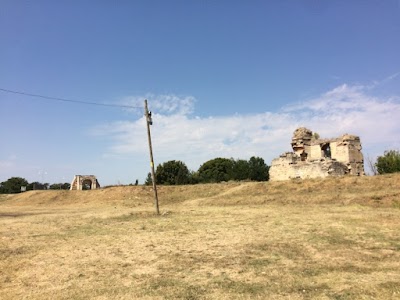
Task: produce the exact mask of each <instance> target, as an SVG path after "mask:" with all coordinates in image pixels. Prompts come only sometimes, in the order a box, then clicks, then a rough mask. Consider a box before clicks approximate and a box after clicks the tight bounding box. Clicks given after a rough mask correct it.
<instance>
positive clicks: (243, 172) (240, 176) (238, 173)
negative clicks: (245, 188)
mask: <svg viewBox="0 0 400 300" xmlns="http://www.w3.org/2000/svg"><path fill="white" fill-rule="evenodd" d="M232 175H233V178H232V179H233V180H247V179H250V164H249V162H248V161H247V160H244V159H238V160H236V161H234V162H233V167H232Z"/></svg>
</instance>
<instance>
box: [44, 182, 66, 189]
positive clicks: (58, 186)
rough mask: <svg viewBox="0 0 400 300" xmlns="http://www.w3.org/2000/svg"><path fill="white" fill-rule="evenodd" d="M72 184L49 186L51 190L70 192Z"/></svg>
mask: <svg viewBox="0 0 400 300" xmlns="http://www.w3.org/2000/svg"><path fill="white" fill-rule="evenodd" d="M70 187H71V184H69V183H67V182H66V183H53V184H51V185H50V186H49V189H50V190H69V188H70Z"/></svg>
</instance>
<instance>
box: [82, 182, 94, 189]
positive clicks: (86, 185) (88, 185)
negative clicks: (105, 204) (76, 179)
mask: <svg viewBox="0 0 400 300" xmlns="http://www.w3.org/2000/svg"><path fill="white" fill-rule="evenodd" d="M91 189H92V181H91V180H90V179H85V180H84V181H82V190H91Z"/></svg>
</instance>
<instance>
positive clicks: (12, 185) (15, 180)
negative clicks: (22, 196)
mask: <svg viewBox="0 0 400 300" xmlns="http://www.w3.org/2000/svg"><path fill="white" fill-rule="evenodd" d="M27 185H28V181H27V180H26V179H25V178H21V177H11V178H9V179H8V180H7V181H3V182H2V183H1V184H0V193H1V194H15V193H21V186H27Z"/></svg>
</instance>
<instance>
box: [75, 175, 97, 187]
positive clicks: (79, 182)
mask: <svg viewBox="0 0 400 300" xmlns="http://www.w3.org/2000/svg"><path fill="white" fill-rule="evenodd" d="M99 188H100V184H99V182H98V181H97V178H96V176H94V175H75V176H74V180H73V181H72V183H71V187H70V190H94V189H99Z"/></svg>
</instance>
